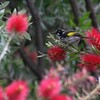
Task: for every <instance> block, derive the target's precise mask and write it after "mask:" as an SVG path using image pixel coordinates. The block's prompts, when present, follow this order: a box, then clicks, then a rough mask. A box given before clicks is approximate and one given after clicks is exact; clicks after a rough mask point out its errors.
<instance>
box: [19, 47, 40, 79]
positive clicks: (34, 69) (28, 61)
mask: <svg viewBox="0 0 100 100" xmlns="http://www.w3.org/2000/svg"><path fill="white" fill-rule="evenodd" d="M18 51H19V53H20V56H21V57H22V59H23V62H24V63H25V64H26V65H28V68H29V69H30V71H31V72H33V73H34V74H35V75H36V76H37V78H38V80H41V79H42V76H41V74H40V73H39V72H38V70H37V66H36V65H35V64H34V63H33V62H32V60H31V59H29V57H28V55H27V53H26V52H25V51H24V50H23V49H22V48H20V49H19V50H18Z"/></svg>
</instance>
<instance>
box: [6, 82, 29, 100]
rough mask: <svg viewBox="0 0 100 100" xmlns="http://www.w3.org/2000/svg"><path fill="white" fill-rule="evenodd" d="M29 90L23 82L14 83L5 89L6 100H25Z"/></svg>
mask: <svg viewBox="0 0 100 100" xmlns="http://www.w3.org/2000/svg"><path fill="white" fill-rule="evenodd" d="M28 93H29V88H28V86H27V84H26V82H24V81H14V82H13V83H11V84H10V85H9V86H7V87H6V94H7V97H8V100H27V99H26V98H27V96H28Z"/></svg>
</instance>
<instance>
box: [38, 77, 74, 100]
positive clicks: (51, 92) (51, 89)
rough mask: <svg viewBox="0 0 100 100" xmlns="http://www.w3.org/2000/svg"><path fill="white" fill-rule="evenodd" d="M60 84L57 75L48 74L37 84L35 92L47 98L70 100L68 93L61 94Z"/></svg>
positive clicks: (48, 99)
mask: <svg viewBox="0 0 100 100" xmlns="http://www.w3.org/2000/svg"><path fill="white" fill-rule="evenodd" d="M61 89H62V84H61V80H60V78H59V77H58V76H55V77H54V76H53V77H52V76H51V75H48V76H47V77H45V78H44V79H43V80H42V81H41V82H40V84H39V86H38V89H37V94H38V96H39V97H42V98H44V99H47V100H72V98H71V97H70V96H68V95H65V94H61V93H60V92H61Z"/></svg>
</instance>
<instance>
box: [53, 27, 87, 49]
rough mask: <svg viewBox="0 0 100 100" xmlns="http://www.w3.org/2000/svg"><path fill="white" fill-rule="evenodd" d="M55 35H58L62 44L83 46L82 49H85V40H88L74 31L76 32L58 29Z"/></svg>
mask: <svg viewBox="0 0 100 100" xmlns="http://www.w3.org/2000/svg"><path fill="white" fill-rule="evenodd" d="M55 34H56V35H57V37H58V38H59V39H60V41H61V42H63V43H65V44H72V45H74V44H77V45H78V46H81V45H83V46H82V48H84V46H85V45H86V44H85V41H84V39H83V38H87V37H84V36H82V35H81V34H80V33H79V32H77V31H74V30H70V31H65V30H63V29H58V30H57V31H56V32H55Z"/></svg>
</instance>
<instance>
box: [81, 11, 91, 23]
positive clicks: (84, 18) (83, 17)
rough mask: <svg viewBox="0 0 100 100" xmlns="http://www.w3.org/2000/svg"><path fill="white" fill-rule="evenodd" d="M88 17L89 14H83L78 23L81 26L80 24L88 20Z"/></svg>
mask: <svg viewBox="0 0 100 100" xmlns="http://www.w3.org/2000/svg"><path fill="white" fill-rule="evenodd" d="M89 15H90V12H86V13H84V15H83V16H82V17H81V18H79V23H80V24H81V23H83V22H84V21H85V20H87V19H89Z"/></svg>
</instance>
